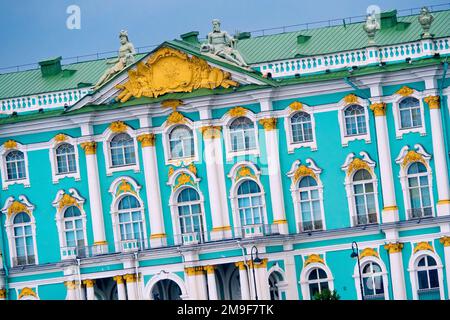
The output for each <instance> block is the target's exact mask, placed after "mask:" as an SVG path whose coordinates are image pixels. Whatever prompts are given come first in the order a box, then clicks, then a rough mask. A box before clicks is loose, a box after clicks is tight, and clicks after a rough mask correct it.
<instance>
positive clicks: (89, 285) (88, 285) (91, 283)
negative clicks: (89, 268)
mask: <svg viewBox="0 0 450 320" xmlns="http://www.w3.org/2000/svg"><path fill="white" fill-rule="evenodd" d="M83 284H84V285H85V286H86V288H92V287H94V284H95V280H90V279H86V280H83Z"/></svg>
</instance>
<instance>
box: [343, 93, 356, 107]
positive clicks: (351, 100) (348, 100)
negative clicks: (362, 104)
mask: <svg viewBox="0 0 450 320" xmlns="http://www.w3.org/2000/svg"><path fill="white" fill-rule="evenodd" d="M344 102H345V104H353V103H357V102H358V96H356V95H354V94H353V93H350V94H348V95H346V96H345V97H344Z"/></svg>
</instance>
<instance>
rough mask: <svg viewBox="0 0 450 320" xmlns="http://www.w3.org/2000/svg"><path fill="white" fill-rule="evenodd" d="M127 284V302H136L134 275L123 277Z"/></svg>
mask: <svg viewBox="0 0 450 320" xmlns="http://www.w3.org/2000/svg"><path fill="white" fill-rule="evenodd" d="M123 278H124V279H125V282H126V284H127V293H128V300H137V299H138V297H137V291H136V289H137V288H136V275H135V274H134V273H129V274H126V275H124V276H123Z"/></svg>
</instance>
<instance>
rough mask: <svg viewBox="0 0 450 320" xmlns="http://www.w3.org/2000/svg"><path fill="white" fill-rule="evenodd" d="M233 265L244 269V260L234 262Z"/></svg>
mask: <svg viewBox="0 0 450 320" xmlns="http://www.w3.org/2000/svg"><path fill="white" fill-rule="evenodd" d="M234 265H235V266H236V267H237V268H239V270H246V268H245V264H244V261H238V262H235V263H234Z"/></svg>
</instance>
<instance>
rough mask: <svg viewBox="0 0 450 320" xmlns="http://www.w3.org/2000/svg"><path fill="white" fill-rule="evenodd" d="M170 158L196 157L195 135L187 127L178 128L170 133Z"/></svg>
mask: <svg viewBox="0 0 450 320" xmlns="http://www.w3.org/2000/svg"><path fill="white" fill-rule="evenodd" d="M169 143H170V158H171V159H179V158H188V157H193V156H194V135H193V133H192V130H191V129H189V128H188V127H187V126H177V127H175V128H174V129H173V130H172V131H171V132H170V133H169Z"/></svg>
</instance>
